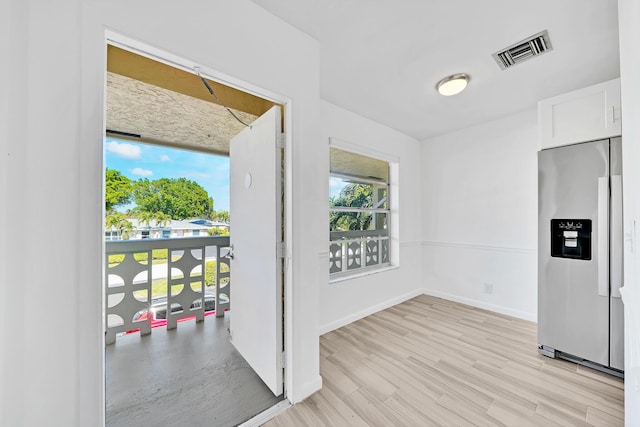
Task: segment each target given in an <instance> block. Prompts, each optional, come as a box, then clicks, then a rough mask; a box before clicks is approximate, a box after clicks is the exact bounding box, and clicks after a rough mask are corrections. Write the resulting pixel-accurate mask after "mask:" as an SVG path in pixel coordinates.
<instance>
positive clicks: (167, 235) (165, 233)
mask: <svg viewBox="0 0 640 427" xmlns="http://www.w3.org/2000/svg"><path fill="white" fill-rule="evenodd" d="M170 237H171V230H162V238H163V239H168V238H170Z"/></svg>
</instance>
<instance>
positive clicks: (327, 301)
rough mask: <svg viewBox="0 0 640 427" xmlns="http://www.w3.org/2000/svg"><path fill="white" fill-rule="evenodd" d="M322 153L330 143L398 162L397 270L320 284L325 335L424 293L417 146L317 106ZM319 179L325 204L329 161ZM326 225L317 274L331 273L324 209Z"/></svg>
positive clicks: (348, 114)
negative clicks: (320, 126)
mask: <svg viewBox="0 0 640 427" xmlns="http://www.w3.org/2000/svg"><path fill="white" fill-rule="evenodd" d="M320 107H321V108H320V113H321V123H322V129H321V133H322V137H323V140H324V143H323V144H324V145H323V146H324V147H326V149H327V153H328V147H329V138H335V139H338V140H340V141H343V142H346V143H347V144H348V145H350V146H354V148H355V146H361V147H363V149H364V150H367V151H365V152H363V154H369V155H372V156H376V155H378V156H379V157H382V158H387V159H388V158H390V157H391V158H397V160H398V163H399V186H400V188H399V194H391V197H397V198H398V199H399V202H400V203H399V215H400V227H399V228H400V229H399V238H400V241H399V250H400V259H399V268H397V269H392V270H389V271H384V272H378V273H374V274H371V275H368V276H364V277H359V278H352V279H348V280H343V281H340V282H335V283H329V282H328V281H325V282H322V283H320V295H319V297H320V299H319V306H320V312H319V318H320V332H321V333H324V332H327V331H330V330H333V329H336V328H338V327H340V326H343V325H345V324H347V323H350V322H352V321H354V320H357V319H360V318H362V317H364V316H366V315H369V314H371V313H374V312H376V311H379V310H381V309H383V308H387V307H389V306H391V305H394V304H397V303H399V302H402V301H404V300H406V299H408V298H411V297H413V296H416V295H419V294H421V293H422V267H421V265H420V261H421V248H420V233H421V231H420V230H421V219H420V145H419V143H418V142H417V141H416V140H414V139H413V138H410V137H408V136H406V135H404V134H402V133H400V132H397V131H395V130H393V129H390V128H388V127H386V126H382V125H380V124H378V123H376V122H373V121H371V120H369V119H366V118H363V117H361V116H359V115H357V114H354V113H351V112H349V111H347V110H344V109H342V108H339V107H336V106H335V105H333V104H330V103H328V102H324V101H322V102H321V103H320ZM319 161H322V163H323V164H324V171H323V174H322V177H323V178H322V179H323V182H324V183H325V188H324V190H323V197H324V200H325V201H326V202H328V199H329V158H328V155H327V156H324V157H323V158H322V159H321V160H319ZM324 212H327V222H326V224H325V225H324V227H323V230H324V239H325V242H326V249H325V252H324V254H323V255H322V256H321V259H320V265H321V266H322V267H321V268H325V269H327V270H328V268H329V254H328V249H329V243H328V242H329V231H328V205H325V207H324Z"/></svg>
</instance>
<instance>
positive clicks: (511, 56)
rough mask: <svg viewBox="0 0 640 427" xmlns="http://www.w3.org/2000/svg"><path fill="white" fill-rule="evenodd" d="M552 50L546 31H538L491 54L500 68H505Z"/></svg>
mask: <svg viewBox="0 0 640 427" xmlns="http://www.w3.org/2000/svg"><path fill="white" fill-rule="evenodd" d="M550 50H553V48H552V47H551V41H550V40H549V34H548V33H547V31H546V30H545V31H542V32H539V33H538V34H534V35H533V36H531V37H527V38H526V39H524V40H522V41H519V42H518V43H515V44H513V45H511V46H509V47H508V48H506V49H503V50H501V51H499V52H496V53H494V54H493V59H495V60H496V62H497V63H498V65H499V66H500V68H502V69H503V70H506V69H507V68H511V67H513V66H514V65H516V64H519V63H521V62H523V61H526V60H527V59H531V58H533V57H534V56H538V55H542V54H543V53H545V52H548V51H550Z"/></svg>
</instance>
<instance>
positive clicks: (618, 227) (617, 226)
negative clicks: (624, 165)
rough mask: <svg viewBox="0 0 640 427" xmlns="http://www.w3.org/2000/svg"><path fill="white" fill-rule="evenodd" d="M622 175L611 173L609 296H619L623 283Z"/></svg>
mask: <svg viewBox="0 0 640 427" xmlns="http://www.w3.org/2000/svg"><path fill="white" fill-rule="evenodd" d="M623 239H624V238H623V231H622V176H621V175H611V264H610V268H611V296H612V297H615V298H620V288H621V287H622V285H623V281H624V279H623V261H622V260H623V255H622V253H623V250H624V242H623Z"/></svg>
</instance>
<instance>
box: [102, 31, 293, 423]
mask: <svg viewBox="0 0 640 427" xmlns="http://www.w3.org/2000/svg"><path fill="white" fill-rule="evenodd" d="M107 49H108V51H107V58H108V59H107V71H106V75H107V89H106V91H107V103H106V105H107V107H106V138H105V141H106V144H120V151H121V152H122V153H124V154H125V155H127V153H129V152H128V151H127V150H130V148H131V147H136V146H139V144H140V143H143V144H151V145H148V147H171V148H176V149H180V150H183V151H184V150H187V151H188V152H192V153H200V154H202V156H203V157H202V158H205V157H206V156H205V154H208V155H217V156H218V157H219V156H222V157H226V158H228V159H229V161H230V163H231V164H232V165H233V166H232V167H231V176H232V178H231V179H232V182H231V184H230V187H231V196H230V197H231V208H230V209H228V215H229V217H227V218H224V217H223V218H220V212H219V211H215V210H214V209H213V206H211V205H210V206H209V208H210V210H209V211H207V207H206V206H205V207H204V210H203V212H202V213H201V215H194V212H189V213H184V212H183V213H181V214H176V211H177V209H173V210H171V209H169V210H164V209H161V208H159V206H161V203H159V202H158V200H155V202H158V203H156V204H155V205H153V204H152V206H153V207H152V208H148V209H146V210H144V209H141V208H140V206H139V205H138V202H140V204H141V203H142V202H141V200H142V199H141V198H137V199H136V200H135V206H133V207H131V206H128V209H129V213H134V214H135V215H129V216H130V217H131V216H133V217H131V218H127V209H121V211H117V210H116V211H115V212H116V213H119V214H121V215H120V218H119V219H120V220H121V221H120V222H118V220H117V218H116V220H114V221H111V222H107V223H106V225H105V240H107V242H106V243H105V247H106V253H105V297H104V301H105V310H106V319H105V337H106V338H105V339H106V348H105V353H106V354H105V365H106V366H105V372H106V378H105V383H106V393H105V394H106V417H107V425H112V426H116V425H142V424H151V425H159V424H169V423H174V422H183V421H184V420H185V419H189V420H190V423H194V424H199V423H200V424H206V423H211V424H216V425H237V424H239V423H242V422H244V421H246V420H247V419H249V418H251V417H252V416H254V415H256V414H258V413H260V412H262V411H264V410H266V409H268V408H270V407H272V406H273V405H275V404H277V403H278V402H280V401H282V400H283V399H284V398H285V394H284V390H283V373H282V370H283V366H282V360H283V357H282V355H283V351H284V348H283V342H284V340H283V334H284V330H283V328H282V324H283V320H282V319H283V315H284V314H283V306H284V304H283V299H282V298H283V297H282V295H283V278H284V273H283V259H282V257H281V254H278V253H277V250H276V244H273V242H266V245H267V246H269V245H270V247H271V248H273V252H274V253H273V257H269V256H268V254H267V255H265V256H260V257H258V256H256V254H255V252H254V253H250V251H248V250H247V249H246V248H247V246H248V245H246V244H245V242H247V241H249V240H251V239H253V238H254V237H255V236H258V235H259V234H260V232H261V231H260V230H261V229H267V230H271V235H270V236H264V238H267V237H269V238H271V239H276V243H281V242H282V241H283V239H284V236H285V235H286V233H285V231H286V230H285V228H284V226H283V224H284V223H285V222H284V221H283V217H284V209H283V207H282V204H281V203H276V204H275V205H274V209H271V210H273V211H274V212H273V215H272V217H270V218H271V219H267V218H268V217H266V216H263V215H260V216H259V217H256V216H255V214H256V209H255V206H253V205H252V201H254V200H256V198H257V196H258V195H260V196H262V197H263V199H264V200H262V201H261V202H260V203H271V201H273V200H275V201H278V202H281V201H282V199H283V196H282V190H283V180H284V176H283V174H282V173H281V161H282V160H283V159H284V154H283V148H282V147H281V146H280V144H279V141H280V139H279V134H280V132H281V129H282V127H283V124H284V120H283V118H282V117H283V116H282V115H281V110H283V108H284V107H283V105H281V104H278V103H275V102H274V101H271V100H268V99H265V98H261V97H258V96H255V95H252V94H250V93H247V92H244V91H242V90H238V89H235V88H233V87H231V86H227V85H224V84H221V83H219V82H217V81H214V80H212V79H209V78H207V79H203V78H202V77H201V76H200V75H197V73H196V72H191V71H188V70H185V69H184V67H182V68H181V67H176V66H174V64H168V63H167V61H162V60H160V59H159V58H156V57H153V58H152V57H150V56H149V55H146V54H144V53H143V52H140V51H135V49H127V48H124V46H120V45H118V44H117V43H110V44H108V46H107ZM205 83H206V84H205ZM207 86H208V87H207ZM208 89H212V91H214V92H215V95H214V96H212V94H211V93H210V91H209V90H208ZM230 113H232V114H230ZM265 113H267V114H265ZM265 116H268V118H266V119H265V118H264V117H265ZM263 122H269V123H270V124H268V125H269V126H271V127H268V128H267V130H266V131H263V132H262V134H261V135H263V137H264V135H266V136H267V137H268V138H270V136H269V135H271V134H272V133H273V135H271V136H272V137H274V138H275V139H274V140H273V144H272V145H271V146H270V147H271V150H270V151H271V154H270V155H271V156H272V157H273V158H274V159H275V160H277V161H276V162H275V164H273V165H271V166H272V167H271V166H270V168H267V169H266V170H263V169H264V168H263V167H262V166H263V164H264V163H265V161H264V159H265V156H266V155H267V154H264V153H263V154H262V155H261V157H259V158H258V159H257V160H258V161H257V162H255V160H256V159H255V158H253V157H255V156H253V153H254V151H256V150H253V149H251V148H250V149H249V150H248V151H247V149H246V146H247V144H249V145H248V146H249V147H251V144H257V146H261V147H262V146H263V145H264V144H263V143H261V141H262V140H259V141H258V140H256V139H255V135H256V134H258V133H259V131H258V129H262V128H263V125H262V123H263ZM247 125H251V126H247ZM273 129H276V130H277V131H276V132H273ZM247 135H248V136H247ZM234 141H235V142H234ZM247 141H249V142H247ZM137 144H138V145H137ZM241 145H245V148H243V149H240V148H237V149H235V152H236V153H239V154H234V148H233V147H236V146H238V147H240V146H241ZM114 146H115V145H114ZM257 146H256V147H257ZM107 150H108V145H107ZM243 150H244V153H245V154H242V152H243ZM134 151H135V150H134ZM247 152H248V154H247ZM268 152H269V150H267V151H266V152H265V153H268ZM129 155H130V153H129ZM167 158H169V159H170V156H169V155H167ZM241 158H242V160H236V161H235V162H234V159H241ZM252 158H253V160H254V163H253V164H252V165H248V162H251V161H252ZM205 161H206V160H205ZM107 168H109V164H107ZM134 169H135V168H132V169H131V170H130V171H129V172H130V173H133V170H134ZM234 170H236V178H233V176H234V175H233V171H234ZM120 172H122V171H120ZM136 172H137V174H138V176H139V175H140V174H142V175H144V174H147V175H148V173H149V172H150V170H148V169H145V168H144V167H139V169H138V170H136ZM108 174H109V169H107V170H106V175H107V179H108ZM260 174H263V175H260ZM264 174H267V175H266V176H271V175H272V178H273V183H275V184H276V185H274V186H273V190H274V192H272V193H270V194H265V189H263V188H261V186H260V185H259V184H261V183H262V182H263V181H268V179H264V176H265V175H264ZM134 175H135V174H134ZM238 177H239V178H238ZM247 177H249V178H247ZM251 177H254V178H253V183H252V182H251V181H252V179H251ZM128 178H129V179H131V177H128ZM181 178H184V180H186V181H190V180H189V179H188V177H178V178H175V179H174V181H176V180H177V181H180V179H181ZM122 181H125V180H122ZM158 181H159V180H158ZM239 181H242V182H239ZM248 181H249V182H248ZM136 182H138V181H136ZM194 182H195V181H194ZM234 182H235V183H236V184H237V185H234ZM145 184H146V187H147V189H146V190H145V189H144V187H145ZM152 184H154V181H152V180H151V179H149V177H147V178H146V179H145V178H143V179H142V181H141V184H139V185H138V184H134V187H136V191H137V192H138V193H143V192H144V191H147V195H148V196H149V197H150V198H153V197H155V198H156V199H163V196H165V195H166V194H164V193H163V192H169V191H170V190H168V189H167V188H164V189H162V188H161V186H160V185H159V183H155V184H158V185H152ZM170 184H176V182H170ZM183 184H184V182H183ZM234 187H235V189H234ZM275 190H277V192H275ZM252 191H254V193H251V192H252ZM185 192H189V193H190V191H187V190H185V189H184V188H183V189H181V190H178V193H181V194H182V195H184V193H185ZM194 192H197V191H194ZM234 194H235V196H234ZM165 198H168V197H165ZM205 199H206V197H205ZM234 199H235V200H237V201H238V200H242V202H241V203H240V204H238V203H237V202H236V203H235V205H234ZM131 201H132V200H131V199H130V200H129V201H128V202H129V204H130V203H131ZM106 202H107V203H106V206H105V208H106V210H107V211H109V204H108V203H109V200H106ZM174 202H175V201H174ZM175 203H177V202H175ZM175 203H174V204H175ZM190 203H191V204H192V205H194V204H195V205H197V204H198V202H197V201H194V200H191V201H190ZM187 204H188V203H187ZM204 205H206V201H205V202H204ZM121 207H122V206H121ZM174 207H175V206H174ZM220 210H223V211H224V209H220ZM234 211H235V212H234ZM246 212H249V213H250V214H249V215H247V214H246ZM107 213H109V212H107ZM111 213H112V214H113V213H114V212H111ZM145 215H146V216H145ZM116 216H117V215H116ZM136 216H137V217H136ZM234 217H235V218H238V219H237V220H236V221H235V222H233V224H234V226H233V227H229V225H230V224H229V223H228V222H229V221H228V222H227V223H225V221H224V220H225V219H227V220H231V222H232V221H233V218H234ZM243 217H244V218H245V220H241V219H242V218H243ZM247 217H248V218H249V219H248V220H247V219H246V218H247ZM263 218H264V219H263ZM106 219H107V218H105V220H106ZM179 221H182V222H183V224H178V222H179ZM185 221H186V222H187V223H189V224H190V225H186V224H184V222H185ZM127 222H129V223H130V224H131V225H132V226H131V227H130V226H129V225H127V224H126V223H127ZM256 224H257V227H256ZM234 227H235V228H234ZM214 229H215V230H218V231H214ZM225 230H228V231H229V233H225ZM234 232H235V234H234ZM205 233H206V235H203V234H205ZM257 240H260V239H257ZM232 248H233V249H232ZM261 253H264V251H262V252H261ZM261 269H262V270H265V271H267V270H268V271H269V272H270V273H269V274H268V276H269V277H270V279H269V280H266V281H265V280H262V279H261V278H260V277H257V276H256V275H252V274H246V272H250V273H251V272H252V271H253V272H255V271H260V270H261ZM163 274H164V280H165V284H164V288H162V287H159V288H158V287H157V286H156V285H157V283H156V282H157V281H158V279H162V277H159V276H162V275H163ZM271 276H274V277H271ZM236 280H240V282H242V286H240V287H239V290H238V292H237V295H234V291H233V289H234V286H237V282H236ZM258 281H259V282H260V283H259V285H260V286H257V285H256V284H257V282H258ZM263 282H264V283H263ZM250 286H254V287H255V289H256V291H255V292H249V293H248V295H247V292H244V293H243V290H245V289H251V288H250ZM265 288H268V289H269V293H267V294H265V295H264V297H265V298H263V300H261V299H257V298H256V295H257V293H258V292H262V290H263V289H265ZM163 292H164V293H163ZM161 294H162V295H161ZM213 314H215V315H213ZM256 316H257V317H256ZM264 325H268V326H269V328H268V331H269V334H266V333H264V331H263V332H262V333H260V332H256V331H258V330H259V329H260V327H263V326H264ZM265 335H269V337H270V339H269V341H268V342H261V341H260V342H259V340H262V339H263V338H264V336H265ZM232 337H233V340H231V338H232ZM231 341H232V342H231ZM274 349H275V350H274ZM256 354H257V355H258V356H256ZM266 356H269V357H266ZM274 362H277V363H276V364H275V365H274ZM274 373H275V375H274Z"/></svg>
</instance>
